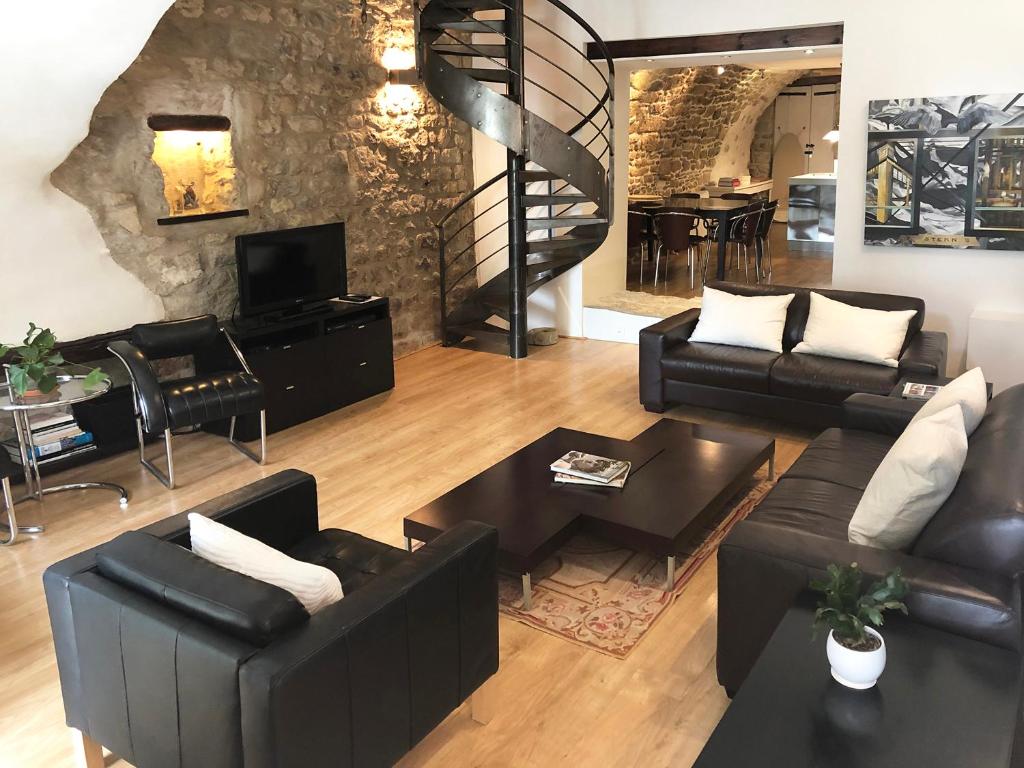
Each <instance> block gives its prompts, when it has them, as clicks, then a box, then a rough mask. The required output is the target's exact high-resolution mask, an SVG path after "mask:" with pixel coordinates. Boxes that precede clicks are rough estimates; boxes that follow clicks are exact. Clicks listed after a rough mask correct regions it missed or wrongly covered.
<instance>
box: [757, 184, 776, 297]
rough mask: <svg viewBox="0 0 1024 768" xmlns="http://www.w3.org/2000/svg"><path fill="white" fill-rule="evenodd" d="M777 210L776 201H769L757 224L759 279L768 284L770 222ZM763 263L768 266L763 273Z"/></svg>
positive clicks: (770, 265) (769, 277)
mask: <svg viewBox="0 0 1024 768" xmlns="http://www.w3.org/2000/svg"><path fill="white" fill-rule="evenodd" d="M778 208H779V201H778V200H771V201H769V202H768V204H767V205H765V207H764V212H763V213H762V214H761V217H760V219H759V220H758V222H757V234H756V238H757V239H758V240H759V241H760V242H761V253H762V254H763V256H762V258H761V264H760V265H759V267H760V269H761V272H760V277H763V278H764V279H765V280H767V281H769V282H770V281H771V279H772V238H771V233H772V222H774V221H775V212H776V211H777V210H778ZM765 263H767V264H768V269H767V271H765Z"/></svg>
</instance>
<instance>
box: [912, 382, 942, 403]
mask: <svg viewBox="0 0 1024 768" xmlns="http://www.w3.org/2000/svg"><path fill="white" fill-rule="evenodd" d="M940 389H942V387H940V386H938V385H937V384H915V383H914V382H912V381H908V382H907V383H906V384H904V385H903V397H904V398H905V399H907V400H931V399H932V398H933V397H935V395H937V394H938V392H939V390H940Z"/></svg>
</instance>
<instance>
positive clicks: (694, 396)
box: [640, 282, 947, 427]
mask: <svg viewBox="0 0 1024 768" xmlns="http://www.w3.org/2000/svg"><path fill="white" fill-rule="evenodd" d="M709 285H710V286H711V287H712V288H716V289H718V290H720V291H728V292H729V293H733V294H738V295H742V296H769V295H771V296H776V295H779V294H785V293H794V294H796V296H795V298H794V299H793V301H792V303H791V304H790V305H789V311H788V313H787V315H786V328H785V331H784V333H783V339H782V346H783V352H782V354H778V353H775V352H768V351H765V350H761V349H747V348H745V347H732V346H726V345H721V344H703V343H695V342H690V341H689V340H688V339H689V337H690V334H691V333H693V329H694V328H696V327H697V320H698V319H699V318H700V310H699V309H690V310H687V311H686V312H682V313H680V314H678V315H674V316H673V317H669V318H666V319H665V320H662V321H661V322H659V323H655V324H654V325H652V326H650V327H648V328H644V329H643V330H642V331H640V402H642V403H643V405H644V407H645V408H646V409H647V410H648V411H652V412H654V413H661V412H663V411H664V410H665V409H666V408H668V407H669V406H670V405H675V404H683V403H685V404H688V405H696V406H701V407H704V408H717V409H719V410H725V411H736V412H738V413H746V414H751V415H754V416H760V417H766V418H777V419H783V420H786V421H791V422H794V423H797V424H805V425H808V426H814V427H829V426H837V425H838V424H840V423H841V419H842V404H843V401H844V400H845V399H846V398H847V397H849V396H850V395H852V394H854V393H856V392H867V393H870V394H878V395H885V394H888V393H889V392H891V391H892V389H893V387H895V386H896V384H897V383H898V381H899V380H900V378H901V377H903V376H906V375H908V374H916V375H918V376H926V377H932V376H941V375H944V374H945V372H946V347H947V340H946V334H944V333H940V332H936V331H923V330H921V327H922V325H923V324H924V312H925V307H924V302H923V301H922V300H921V299H915V298H912V297H909V296H891V295H888V294H882V293H861V292H856V291H833V290H820V291H818V290H816V289H815V290H816V292H817V293H820V294H822V295H824V296H828V297H829V298H831V299H835V300H836V301H841V302H844V303H846V304H852V305H854V306H857V307H864V308H867V309H882V310H887V311H893V310H907V309H913V310H916V311H917V315H916V316H915V317H914V318H913V319H912V320H911V322H910V327H909V328H908V330H907V338H906V341H905V342H904V344H903V350H902V352H901V354H900V359H899V363H900V364H899V367H898V368H887V367H885V366H882V365H873V364H871V363H861V362H857V361H853V360H840V359H836V358H829V357H821V356H819V355H804V354H793V353H792V352H791V350H792V349H793V347H795V346H796V345H797V344H799V343H800V341H801V340H802V339H803V332H804V328H805V326H806V325H807V314H808V311H809V309H810V293H811V290H812V289H808V288H791V287H788V286H784V285H738V284H734V283H721V282H712V283H709ZM856 331H857V329H855V328H851V329H850V332H851V333H856Z"/></svg>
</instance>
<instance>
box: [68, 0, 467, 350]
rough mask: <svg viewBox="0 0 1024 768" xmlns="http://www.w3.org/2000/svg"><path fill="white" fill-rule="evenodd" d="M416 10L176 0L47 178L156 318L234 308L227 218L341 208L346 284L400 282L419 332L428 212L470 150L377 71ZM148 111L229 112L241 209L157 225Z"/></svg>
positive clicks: (412, 345)
mask: <svg viewBox="0 0 1024 768" xmlns="http://www.w3.org/2000/svg"><path fill="white" fill-rule="evenodd" d="M412 27H413V19H412V9H411V6H410V4H409V3H407V2H402V0H378V1H377V2H374V3H372V4H371V12H370V14H369V15H368V18H367V20H366V21H365V22H364V21H363V20H362V18H361V15H360V10H359V6H358V4H357V3H335V4H327V5H325V4H324V3H321V2H317V1H316V0H265V2H262V3H249V2H239V1H238V0H178V1H177V2H176V3H174V5H173V6H172V7H171V8H170V9H169V10H168V11H167V13H166V14H165V15H164V16H163V18H162V19H161V20H160V21H159V23H158V24H157V25H156V27H155V29H154V30H153V32H152V35H151V36H150V38H149V40H148V42H146V44H145V46H144V47H143V49H142V51H141V53H140V54H139V56H138V57H137V58H136V59H135V61H134V62H133V63H132V64H131V66H129V67H128V68H127V70H125V71H124V72H123V74H122V75H121V76H120V77H118V78H117V80H116V81H114V83H113V84H111V85H110V86H109V88H107V89H106V91H105V93H104V94H103V96H102V97H101V98H100V99H99V103H98V104H97V105H96V107H95V110H94V111H93V115H92V119H91V121H90V125H89V134H88V136H87V137H86V138H85V139H84V140H83V141H82V142H81V143H80V144H79V145H78V146H77V147H76V148H75V149H74V150H73V151H72V152H71V154H70V155H69V156H68V157H67V159H66V160H65V161H64V163H63V164H61V165H60V167H59V168H57V170H56V171H54V173H53V176H52V178H53V182H54V184H55V185H56V186H57V187H58V188H59V189H61V190H62V191H64V192H66V193H67V194H68V195H70V196H71V197H72V198H74V199H75V200H77V201H79V202H80V203H82V204H83V205H85V206H86V207H87V208H88V210H89V212H90V213H91V215H92V217H93V219H94V221H95V222H96V225H97V227H98V228H99V231H100V233H101V235H102V237H103V240H104V242H105V244H106V246H107V248H108V249H109V252H110V256H111V257H112V258H113V260H114V261H115V262H116V263H117V264H118V265H120V266H121V267H123V268H124V269H125V270H127V271H128V272H129V273H131V274H132V275H133V276H135V277H136V278H137V279H138V281H140V282H141V284H142V285H143V286H145V288H146V289H147V290H148V291H149V292H150V293H151V294H152V295H155V296H156V297H158V298H159V300H160V302H161V304H162V306H163V311H162V314H163V315H164V316H166V317H186V316H189V315H194V314H198V313H203V312H215V313H217V314H218V315H220V316H221V317H227V316H229V315H230V314H231V312H232V309H233V305H234V302H235V298H236V287H235V280H236V278H235V261H234V243H233V240H234V237H235V236H236V235H237V234H240V233H244V232H254V231H263V230H270V229H280V228H286V227H294V226H305V225H310V224H319V223H325V222H330V221H345V222H346V229H347V237H348V244H347V245H348V266H349V286H350V288H351V290H353V291H358V292H366V293H377V294H383V295H389V296H391V297H392V310H393V315H394V330H395V344H396V352H397V353H398V354H401V353H403V352H409V351H412V350H414V349H418V348H420V347H423V346H425V345H426V344H428V343H431V342H432V341H434V340H435V339H436V338H437V324H438V316H439V314H438V308H437V302H438V298H437V294H438V291H437V285H438V283H437V265H436V252H435V250H434V248H435V242H434V241H435V235H434V231H435V230H434V226H433V223H432V221H433V220H436V219H437V218H439V216H440V215H441V213H442V212H443V211H445V210H447V208H448V207H450V206H451V205H452V204H453V203H454V202H455V201H456V200H457V199H458V198H459V197H460V196H461V195H463V194H465V193H466V192H467V191H468V190H469V189H470V188H471V185H472V159H471V154H470V153H471V142H470V129H469V128H468V127H467V126H465V125H463V124H461V123H460V122H459V121H457V120H456V119H454V118H452V117H450V116H449V115H448V113H447V112H445V111H443V110H442V109H441V108H440V107H439V106H438V105H436V104H435V103H434V102H433V101H432V100H431V99H430V98H429V97H428V96H427V95H426V94H425V93H423V92H422V91H421V90H420V89H411V88H409V87H408V86H399V87H398V88H400V89H402V90H401V91H399V90H397V89H395V90H392V88H391V87H390V86H387V85H386V79H387V73H386V71H385V69H384V68H383V67H382V66H381V63H380V62H381V58H382V55H383V53H384V51H385V50H386V49H389V48H393V47H397V48H401V49H406V50H408V49H411V47H412V44H413V40H412V35H413V29H412ZM153 115H171V116H174V115H198V116H206V117H210V118H224V119H225V120H227V122H228V123H229V124H230V146H231V149H232V151H233V153H234V157H233V160H232V161H231V170H232V174H233V179H232V182H233V183H234V184H235V185H236V187H237V197H238V198H239V200H240V202H239V203H238V204H237V205H236V206H235V207H244V208H247V209H248V211H249V215H248V216H247V217H238V218H230V219H220V220H215V221H200V222H190V223H183V224H175V225H170V226H167V225H161V224H158V219H161V218H167V217H168V205H169V200H168V197H167V196H165V191H166V188H165V179H164V177H163V176H162V175H161V172H160V169H159V168H158V167H157V166H156V164H155V163H154V162H153V160H152V155H153V144H154V130H153V129H152V128H151V127H150V125H148V124H147V120H148V118H150V117H151V116H153ZM179 212H180V211H179ZM143 319H151V318H143ZM107 330H114V329H113V328H108V329H107Z"/></svg>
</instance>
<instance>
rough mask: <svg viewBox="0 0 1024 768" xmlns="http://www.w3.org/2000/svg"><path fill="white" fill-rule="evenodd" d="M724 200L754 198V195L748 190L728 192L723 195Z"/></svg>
mask: <svg viewBox="0 0 1024 768" xmlns="http://www.w3.org/2000/svg"><path fill="white" fill-rule="evenodd" d="M722 199H723V200H753V199H754V196H753V195H751V194H749V193H747V192H726V193H725V194H724V195H722Z"/></svg>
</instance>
